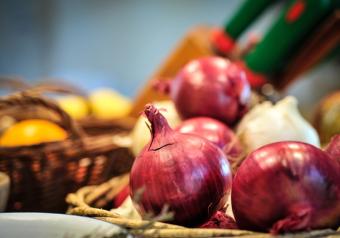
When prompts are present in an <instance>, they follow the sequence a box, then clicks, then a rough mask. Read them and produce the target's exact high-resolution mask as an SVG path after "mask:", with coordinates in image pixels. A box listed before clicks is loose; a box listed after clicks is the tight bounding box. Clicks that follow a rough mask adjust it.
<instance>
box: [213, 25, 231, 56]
mask: <svg viewBox="0 0 340 238" xmlns="http://www.w3.org/2000/svg"><path fill="white" fill-rule="evenodd" d="M212 43H213V46H214V47H215V48H216V49H217V50H218V51H219V52H220V53H223V54H226V55H227V54H230V53H231V51H232V50H233V48H234V46H235V41H234V39H233V38H231V37H230V36H229V35H228V33H226V32H225V31H223V30H222V29H214V30H213V31H212Z"/></svg>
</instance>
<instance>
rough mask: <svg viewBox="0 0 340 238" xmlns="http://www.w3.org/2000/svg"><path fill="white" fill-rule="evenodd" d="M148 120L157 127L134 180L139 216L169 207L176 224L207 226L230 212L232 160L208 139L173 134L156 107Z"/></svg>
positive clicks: (138, 162) (147, 112) (136, 164)
mask: <svg viewBox="0 0 340 238" xmlns="http://www.w3.org/2000/svg"><path fill="white" fill-rule="evenodd" d="M144 114H145V115H146V117H147V118H148V120H149V122H150V123H151V128H150V129H151V137H152V138H151V142H150V143H149V144H148V145H147V146H146V147H144V149H143V150H142V152H141V153H140V155H139V156H138V157H137V158H136V160H135V162H134V164H133V166H132V170H131V174H130V189H131V197H132V198H133V201H134V204H135V206H136V208H137V210H138V211H139V212H140V214H141V215H142V216H145V214H146V213H153V214H159V213H160V212H161V210H162V208H163V207H164V206H165V205H168V206H169V209H170V211H171V212H173V213H174V219H173V220H172V221H170V222H171V223H174V224H180V225H184V226H197V225H201V224H203V223H204V222H206V221H207V220H208V219H209V218H210V217H211V216H213V215H214V214H215V213H216V211H218V210H219V209H221V208H222V207H223V206H224V204H225V203H226V201H227V198H228V194H229V193H230V188H231V179H232V177H231V170H230V167H229V162H228V160H227V158H226V155H225V154H224V153H223V151H222V150H221V149H219V148H218V147H217V146H215V145H214V144H213V143H211V142H209V141H208V140H206V139H204V138H202V137H199V136H196V135H192V134H183V133H179V132H176V131H174V130H172V129H171V128H170V126H169V125H168V123H167V121H166V119H165V118H164V117H163V116H162V114H161V113H160V112H159V111H158V110H157V109H156V108H155V107H154V106H153V105H147V106H146V107H145V110H144ZM136 194H139V196H136Z"/></svg>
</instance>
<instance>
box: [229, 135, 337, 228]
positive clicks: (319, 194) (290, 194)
mask: <svg viewBox="0 0 340 238" xmlns="http://www.w3.org/2000/svg"><path fill="white" fill-rule="evenodd" d="M231 199H232V208H233V212H234V215H235V219H236V222H237V224H238V226H239V227H240V228H242V229H250V230H261V231H268V230H270V229H271V231H272V232H273V233H279V232H290V231H298V230H308V229H319V228H320V229H321V228H337V227H338V226H339V225H340V166H339V164H338V163H336V162H335V160H333V159H331V158H330V157H329V156H328V155H327V154H326V153H325V152H323V151H322V150H320V149H318V148H316V147H314V146H312V145H309V144H306V143H302V142H289V141H286V142H277V143H272V144H268V145H265V146H263V147H261V148H259V149H257V150H255V151H254V152H252V153H251V154H250V155H248V157H247V158H246V159H245V160H244V161H243V163H242V164H241V166H240V167H239V169H238V171H237V172H236V175H235V177H234V180H233V187H232V194H231Z"/></svg>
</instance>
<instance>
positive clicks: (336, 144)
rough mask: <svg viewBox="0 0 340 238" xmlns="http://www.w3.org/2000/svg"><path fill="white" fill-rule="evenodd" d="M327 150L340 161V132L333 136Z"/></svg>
mask: <svg viewBox="0 0 340 238" xmlns="http://www.w3.org/2000/svg"><path fill="white" fill-rule="evenodd" d="M325 151H326V152H327V153H328V154H329V156H331V157H332V158H334V159H335V160H337V161H338V162H339V163H340V134H337V135H335V136H333V137H332V139H331V141H330V142H329V144H328V145H327V147H326V148H325Z"/></svg>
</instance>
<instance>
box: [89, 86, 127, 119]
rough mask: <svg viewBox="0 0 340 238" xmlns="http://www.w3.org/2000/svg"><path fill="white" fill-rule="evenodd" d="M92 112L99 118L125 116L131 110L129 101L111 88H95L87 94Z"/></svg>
mask: <svg viewBox="0 0 340 238" xmlns="http://www.w3.org/2000/svg"><path fill="white" fill-rule="evenodd" d="M89 103H90V106H91V109H92V114H93V115H94V116H95V117H97V118H100V119H117V118H123V117H126V116H127V115H128V114H129V113H130V111H131V107H132V104H131V101H130V100H129V99H128V98H127V97H124V96H123V95H121V94H119V93H118V92H116V91H114V90H112V89H97V90H95V91H93V92H92V93H91V94H90V96H89Z"/></svg>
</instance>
